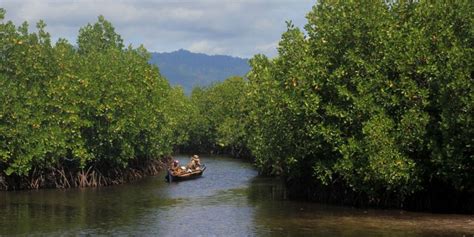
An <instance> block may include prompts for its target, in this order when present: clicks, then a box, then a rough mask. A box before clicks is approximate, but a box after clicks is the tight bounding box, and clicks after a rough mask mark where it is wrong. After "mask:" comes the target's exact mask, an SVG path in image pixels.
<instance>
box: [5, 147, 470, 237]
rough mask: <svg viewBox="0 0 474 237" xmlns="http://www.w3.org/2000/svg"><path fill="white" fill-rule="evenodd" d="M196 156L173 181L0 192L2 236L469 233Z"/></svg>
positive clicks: (465, 222) (430, 217) (447, 220)
mask: <svg viewBox="0 0 474 237" xmlns="http://www.w3.org/2000/svg"><path fill="white" fill-rule="evenodd" d="M177 158H178V159H179V160H180V161H181V163H185V162H187V160H188V158H187V157H184V156H178V157H177ZM201 161H202V163H204V164H206V166H207V170H206V171H205V172H204V174H203V177H201V178H198V179H195V180H190V181H183V182H179V183H171V184H168V183H165V182H164V178H163V177H164V174H163V175H161V176H157V177H147V178H144V179H142V180H139V181H136V182H133V183H129V184H123V185H116V186H110V187H101V188H85V189H68V190H34V191H17V192H1V193H0V235H42V236H43V235H47V236H51V235H67V236H70V235H73V236H77V235H114V236H121V235H133V236H150V235H153V236H470V237H473V236H474V216H473V215H441V214H429V213H412V212H405V211H400V210H373V209H356V208H350V207H338V206H330V205H322V204H317V203H309V202H301V201H290V200H286V199H285V189H284V188H283V186H282V185H281V182H279V181H278V179H274V178H263V177H258V176H257V172H256V171H255V170H254V169H253V167H252V165H251V164H250V163H247V162H243V161H240V160H235V159H231V158H226V157H203V158H201Z"/></svg>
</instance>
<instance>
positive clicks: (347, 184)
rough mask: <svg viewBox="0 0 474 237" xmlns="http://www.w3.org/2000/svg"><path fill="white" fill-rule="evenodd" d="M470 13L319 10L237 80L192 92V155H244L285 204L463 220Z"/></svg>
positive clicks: (336, 4) (357, 4) (392, 6)
mask: <svg viewBox="0 0 474 237" xmlns="http://www.w3.org/2000/svg"><path fill="white" fill-rule="evenodd" d="M473 10H474V9H473V3H472V2H469V1H457V2H449V3H448V2H444V1H439V2H432V1H420V2H411V1H410V2H405V1H400V2H398V1H395V2H392V3H389V4H387V3H383V2H381V1H380V2H374V1H318V3H317V4H316V5H315V6H314V7H313V10H312V11H311V12H310V13H309V14H308V15H307V19H308V22H307V24H306V26H305V31H302V30H301V29H298V28H296V27H294V26H293V25H292V24H291V22H289V23H288V29H287V31H286V32H285V33H284V34H283V35H282V38H281V40H280V43H279V46H278V52H279V54H278V56H277V57H275V58H272V59H269V58H267V57H265V56H264V55H256V56H255V57H254V58H253V59H251V60H250V64H251V68H252V69H251V71H250V72H249V73H248V75H247V79H246V80H239V79H236V78H232V79H229V80H228V81H225V82H223V83H219V84H216V85H214V86H212V87H210V88H205V89H202V88H197V89H195V90H194V91H193V94H192V97H191V101H192V103H194V104H195V105H194V106H193V107H195V108H198V109H199V110H200V114H202V115H203V116H204V118H203V117H200V119H201V121H202V122H200V123H198V125H194V126H193V128H194V129H192V130H191V131H192V132H194V133H196V134H193V135H192V136H191V137H194V138H196V141H193V142H194V145H195V146H196V147H202V145H203V144H205V146H204V147H211V148H213V149H214V150H215V149H216V148H218V149H217V150H219V149H220V150H221V151H222V152H228V151H229V149H230V150H231V151H234V152H235V151H236V150H237V151H245V150H247V149H248V150H250V152H251V155H252V157H254V158H255V162H256V165H257V167H258V168H259V170H260V171H261V173H263V174H268V175H284V176H285V177H286V179H287V182H288V187H289V188H290V191H291V192H290V195H291V196H294V197H302V198H306V199H312V200H320V201H327V202H336V203H345V204H346V203H347V204H354V205H367V204H369V205H374V206H391V207H403V206H405V207H408V208H413V209H432V210H433V209H437V210H440V211H443V209H446V210H447V209H457V210H461V211H466V210H470V211H471V212H472V211H473V210H474V207H473V203H474V152H473V147H472V146H473V145H474V131H473V125H472V120H473V118H474V112H473V111H474V109H473V105H474V91H473V89H474V88H473V63H474V60H473V53H474V51H473V43H474V35H473V32H474V24H473V23H474V17H473V14H474V13H473V12H474V11H473ZM232 98H233V102H231V101H228V100H229V99H230V100H232ZM206 116H208V117H207V118H205V117H206ZM206 149H207V148H206ZM235 155H238V154H235Z"/></svg>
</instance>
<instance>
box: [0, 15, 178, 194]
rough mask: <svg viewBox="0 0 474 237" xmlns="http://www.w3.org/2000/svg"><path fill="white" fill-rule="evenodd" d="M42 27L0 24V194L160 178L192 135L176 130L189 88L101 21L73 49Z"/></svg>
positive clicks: (82, 31) (84, 32)
mask: <svg viewBox="0 0 474 237" xmlns="http://www.w3.org/2000/svg"><path fill="white" fill-rule="evenodd" d="M4 14H5V11H4V10H2V11H1V12H0V19H3V17H4ZM45 27H46V24H45V23H44V22H41V21H40V22H38V24H37V32H36V33H30V32H28V24H27V23H26V22H25V23H24V24H23V25H21V26H19V27H16V26H15V25H14V24H13V23H12V22H6V23H5V22H2V23H1V24H0V35H1V37H0V57H1V60H0V85H1V88H2V89H1V91H0V104H1V109H0V171H1V173H2V175H0V189H17V188H39V187H71V186H95V185H106V184H111V183H117V182H123V180H124V179H131V178H134V177H136V176H142V175H143V174H146V173H155V172H157V170H158V168H159V166H160V162H159V161H160V160H159V159H157V158H160V157H164V156H165V155H168V154H171V152H172V149H173V146H174V144H176V143H180V142H181V141H182V140H183V139H184V138H185V136H186V134H182V133H179V131H182V130H179V129H178V128H179V127H180V126H181V124H182V123H183V122H182V121H184V120H187V118H186V116H185V115H186V114H184V115H183V114H181V110H183V109H182V107H183V108H184V107H186V106H187V105H186V103H184V102H185V101H186V100H187V99H186V98H185V97H184V93H183V91H182V90H181V89H179V88H172V87H170V86H169V84H168V82H167V81H166V79H164V78H163V77H162V76H161V75H160V73H159V71H158V68H157V67H155V66H152V65H150V64H149V63H148V61H149V54H148V53H147V52H146V50H145V49H144V48H143V47H139V48H132V47H125V46H124V44H123V40H122V39H121V37H120V36H119V35H118V34H116V33H115V30H114V28H113V26H112V25H111V23H110V22H108V21H106V20H105V19H104V18H103V17H99V19H98V21H97V22H96V23H94V24H88V25H86V26H84V27H82V28H81V29H80V31H79V35H78V38H77V45H72V44H70V43H69V42H67V41H66V40H64V39H59V40H58V41H57V42H56V43H55V44H54V45H53V44H52V42H51V39H50V35H49V34H48V33H47V32H46V31H45ZM126 167H128V169H127V171H125V170H123V168H126Z"/></svg>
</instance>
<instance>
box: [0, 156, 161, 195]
mask: <svg viewBox="0 0 474 237" xmlns="http://www.w3.org/2000/svg"><path fill="white" fill-rule="evenodd" d="M169 159H170V158H163V159H161V160H148V161H146V162H143V161H142V162H141V163H138V164H130V165H129V167H127V168H112V169H110V168H109V169H107V168H104V167H101V168H98V167H95V166H94V165H90V166H88V167H87V169H71V168H69V169H68V168H66V167H64V166H62V165H60V166H57V167H53V168H51V169H47V170H37V169H34V170H33V171H32V172H31V173H30V174H29V175H28V176H23V177H19V176H13V175H12V176H5V175H4V174H1V173H0V190H19V189H40V188H60V189H66V188H75V187H81V188H82V187H99V186H108V185H113V184H121V183H125V182H130V181H133V180H138V179H141V178H143V177H145V176H153V175H157V174H158V173H159V172H160V171H161V170H162V169H163V168H164V167H165V166H166V164H167V163H168V160H169ZM2 173H3V172H2Z"/></svg>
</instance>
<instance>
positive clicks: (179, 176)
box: [165, 165, 206, 183]
mask: <svg viewBox="0 0 474 237" xmlns="http://www.w3.org/2000/svg"><path fill="white" fill-rule="evenodd" d="M204 170H206V166H205V165H202V166H201V169H200V170H194V171H192V172H189V173H188V172H185V173H181V174H173V171H171V170H170V169H168V174H167V175H166V177H165V179H166V181H168V182H170V183H171V182H173V181H183V180H189V179H195V178H199V177H201V176H202V173H204Z"/></svg>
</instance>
